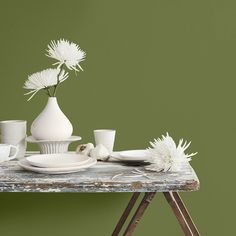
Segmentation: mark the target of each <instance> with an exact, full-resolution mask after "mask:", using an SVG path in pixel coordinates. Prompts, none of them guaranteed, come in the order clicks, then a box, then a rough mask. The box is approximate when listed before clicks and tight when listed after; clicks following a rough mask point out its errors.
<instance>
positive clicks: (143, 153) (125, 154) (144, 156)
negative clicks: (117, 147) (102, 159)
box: [110, 150, 150, 162]
mask: <svg viewBox="0 0 236 236" xmlns="http://www.w3.org/2000/svg"><path fill="white" fill-rule="evenodd" d="M110 156H111V157H113V158H115V159H117V160H120V161H124V162H148V161H149V160H150V155H149V153H148V151H147V150H127V151H121V152H113V153H111V155H110Z"/></svg>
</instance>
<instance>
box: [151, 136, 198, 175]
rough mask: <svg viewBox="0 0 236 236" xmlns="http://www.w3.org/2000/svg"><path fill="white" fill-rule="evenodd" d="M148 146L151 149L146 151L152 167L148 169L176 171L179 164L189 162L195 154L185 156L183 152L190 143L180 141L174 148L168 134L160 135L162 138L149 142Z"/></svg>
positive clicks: (173, 143)
mask: <svg viewBox="0 0 236 236" xmlns="http://www.w3.org/2000/svg"><path fill="white" fill-rule="evenodd" d="M150 144H151V147H150V148H148V150H149V152H150V156H151V159H150V162H152V163H153V165H151V166H150V168H149V169H156V170H162V171H167V170H172V171H178V170H179V166H180V165H179V164H180V163H183V162H188V161H190V160H191V157H192V156H194V155H196V154H197V153H191V154H185V153H184V152H185V150H186V149H187V148H188V147H189V146H190V144H191V142H189V143H188V142H187V141H185V142H184V141H183V139H181V140H180V141H179V144H178V146H176V144H175V142H174V140H173V138H172V137H170V136H169V134H168V133H167V134H166V136H164V135H162V138H158V139H155V140H154V142H150Z"/></svg>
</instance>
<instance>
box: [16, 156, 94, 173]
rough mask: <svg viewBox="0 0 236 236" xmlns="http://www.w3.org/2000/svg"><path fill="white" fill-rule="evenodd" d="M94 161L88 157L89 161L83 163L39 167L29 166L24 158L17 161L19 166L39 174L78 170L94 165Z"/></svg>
mask: <svg viewBox="0 0 236 236" xmlns="http://www.w3.org/2000/svg"><path fill="white" fill-rule="evenodd" d="M96 163H97V160H96V159H94V158H90V159H89V161H88V162H87V163H85V164H84V165H79V166H72V167H58V168H40V167H35V166H31V165H30V164H29V162H28V161H27V160H26V159H23V160H20V161H19V162H18V164H19V166H21V167H22V168H24V169H26V170H30V171H34V172H38V173H41V174H54V175H55V174H68V173H74V172H78V171H81V170H84V169H86V168H88V167H91V166H93V165H95V164H96Z"/></svg>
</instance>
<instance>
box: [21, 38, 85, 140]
mask: <svg viewBox="0 0 236 236" xmlns="http://www.w3.org/2000/svg"><path fill="white" fill-rule="evenodd" d="M46 56H48V57H51V58H53V59H55V60H57V62H56V63H54V64H53V65H57V68H49V69H45V70H43V71H40V72H36V73H34V74H32V75H30V76H29V77H28V79H27V80H26V81H25V84H24V88H25V89H28V90H30V91H29V92H28V93H26V94H25V95H30V97H29V99H28V101H29V100H31V99H32V98H33V97H34V96H35V95H36V94H37V93H38V92H39V91H44V92H45V94H46V95H47V96H48V97H49V98H48V102H47V105H46V107H45V108H44V110H43V111H42V112H41V113H40V115H39V116H38V117H37V118H36V119H35V120H34V122H33V123H32V125H31V133H32V135H33V137H34V138H35V139H38V140H55V141H56V140H63V139H67V138H69V137H70V136H71V135H72V132H73V127H72V124H71V122H70V121H69V119H68V118H67V117H66V116H65V114H64V113H63V112H62V111H61V109H60V107H59V106H58V103H57V98H56V94H57V90H58V87H59V86H60V85H61V84H62V83H63V82H64V81H65V80H67V79H68V77H69V74H68V72H66V71H65V69H68V70H70V71H72V70H73V71H75V72H79V71H80V70H81V71H83V69H82V67H81V65H80V63H81V62H82V61H84V59H85V56H86V53H85V52H84V51H82V50H81V49H80V47H79V45H77V44H75V43H72V42H69V41H67V40H64V39H61V40H58V41H57V42H56V41H52V42H51V43H50V44H49V45H48V48H47V54H46Z"/></svg>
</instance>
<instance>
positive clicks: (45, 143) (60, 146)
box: [26, 136, 81, 154]
mask: <svg viewBox="0 0 236 236" xmlns="http://www.w3.org/2000/svg"><path fill="white" fill-rule="evenodd" d="M79 140H81V137H80V136H71V137H69V138H67V139H63V140H56V141H53V140H36V139H35V138H34V137H33V136H29V137H27V138H26V141H27V142H29V143H37V144H38V145H39V148H40V153H42V154H54V153H66V152H67V151H68V147H69V144H70V143H72V142H75V141H79Z"/></svg>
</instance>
